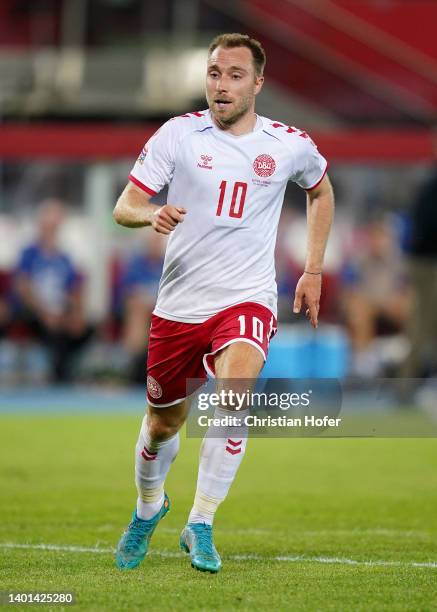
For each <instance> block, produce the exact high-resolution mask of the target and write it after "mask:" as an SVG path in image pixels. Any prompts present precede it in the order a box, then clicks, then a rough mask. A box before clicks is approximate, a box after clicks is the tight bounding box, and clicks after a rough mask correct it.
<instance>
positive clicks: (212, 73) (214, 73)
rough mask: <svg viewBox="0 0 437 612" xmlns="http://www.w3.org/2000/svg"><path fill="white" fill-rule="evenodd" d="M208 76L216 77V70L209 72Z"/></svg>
mask: <svg viewBox="0 0 437 612" xmlns="http://www.w3.org/2000/svg"><path fill="white" fill-rule="evenodd" d="M209 76H210V77H211V78H213V79H216V78H217V77H218V72H215V71H212V72H210V73H209Z"/></svg>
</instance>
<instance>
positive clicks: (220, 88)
mask: <svg viewBox="0 0 437 612" xmlns="http://www.w3.org/2000/svg"><path fill="white" fill-rule="evenodd" d="M215 89H216V91H217V92H220V93H223V92H226V91H227V88H226V81H224V80H223V75H222V76H221V77H220V78H219V79H217V81H216V84H215Z"/></svg>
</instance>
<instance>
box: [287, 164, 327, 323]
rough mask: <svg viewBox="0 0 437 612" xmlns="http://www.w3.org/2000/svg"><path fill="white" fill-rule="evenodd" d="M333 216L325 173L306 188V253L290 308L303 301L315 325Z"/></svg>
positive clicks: (298, 310)
mask: <svg viewBox="0 0 437 612" xmlns="http://www.w3.org/2000/svg"><path fill="white" fill-rule="evenodd" d="M333 216H334V193H333V190H332V186H331V182H330V180H329V178H328V176H327V175H326V176H325V178H324V179H323V181H322V182H321V183H320V185H318V186H317V187H316V188H315V189H312V190H311V191H309V192H307V227H308V237H307V256H306V262H305V270H304V273H303V274H302V276H301V277H300V279H299V282H298V283H297V287H296V295H295V299H294V306H293V312H295V313H298V312H300V310H301V307H302V301H305V303H306V305H307V307H308V309H307V311H306V315H307V316H308V318H309V319H310V321H311V325H312V326H313V327H314V328H315V327H317V324H318V314H319V304H320V293H321V288H322V265H323V257H324V255H325V249H326V243H327V242H328V235H329V230H330V228H331V224H332V219H333Z"/></svg>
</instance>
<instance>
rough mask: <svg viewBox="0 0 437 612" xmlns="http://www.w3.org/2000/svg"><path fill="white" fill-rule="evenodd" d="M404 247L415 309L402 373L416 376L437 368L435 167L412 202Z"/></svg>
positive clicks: (436, 185) (412, 376) (436, 172)
mask: <svg viewBox="0 0 437 612" xmlns="http://www.w3.org/2000/svg"><path fill="white" fill-rule="evenodd" d="M407 250H408V251H409V255H410V257H409V273H410V281H411V285H412V288H413V301H414V308H413V309H412V310H411V317H410V321H409V326H408V334H409V338H410V342H411V348H410V353H409V355H408V357H407V359H406V361H405V363H404V365H403V368H402V372H401V373H402V375H403V376H405V377H407V378H416V377H417V378H418V377H421V376H426V375H430V374H433V373H434V374H435V372H436V371H437V168H436V169H434V173H433V175H432V177H431V179H430V180H429V181H428V182H427V183H426V184H425V185H424V186H423V187H422V188H421V189H420V191H419V193H418V194H417V197H416V199H415V201H414V202H413V206H412V210H411V228H410V239H409V245H408V249H407Z"/></svg>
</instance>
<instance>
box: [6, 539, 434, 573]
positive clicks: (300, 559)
mask: <svg viewBox="0 0 437 612" xmlns="http://www.w3.org/2000/svg"><path fill="white" fill-rule="evenodd" d="M0 548H9V549H17V548H21V549H31V550H52V551H57V552H74V553H96V554H114V552H115V549H113V548H95V547H94V548H92V547H86V546H61V545H59V544H16V543H14V542H3V543H1V542H0ZM150 554H151V555H153V556H158V557H165V558H182V557H184V556H185V554H184V553H178V552H172V551H167V550H162V551H159V550H154V551H151V553H150ZM226 558H227V559H228V560H229V561H269V562H271V561H277V562H287V563H328V564H338V565H364V566H384V567H426V568H433V569H437V561H423V562H422V561H383V560H379V559H377V560H374V561H372V560H368V561H359V560H357V559H348V558H344V557H305V556H304V555H278V556H276V557H263V556H262V555H227V556H226Z"/></svg>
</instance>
